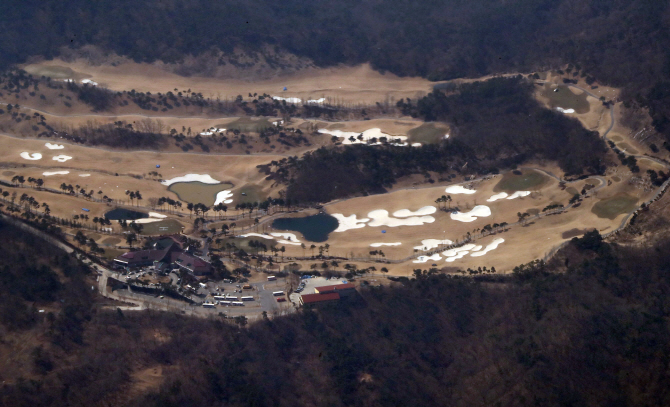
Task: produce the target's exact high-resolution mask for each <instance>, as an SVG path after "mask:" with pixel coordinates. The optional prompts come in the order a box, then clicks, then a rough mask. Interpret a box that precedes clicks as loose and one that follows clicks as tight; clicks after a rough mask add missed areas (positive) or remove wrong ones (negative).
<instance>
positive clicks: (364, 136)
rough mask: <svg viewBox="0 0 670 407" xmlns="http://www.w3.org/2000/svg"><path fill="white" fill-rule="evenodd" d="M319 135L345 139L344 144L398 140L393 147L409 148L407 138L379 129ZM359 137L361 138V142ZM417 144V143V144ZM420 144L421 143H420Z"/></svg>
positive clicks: (327, 131)
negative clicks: (375, 140) (374, 140)
mask: <svg viewBox="0 0 670 407" xmlns="http://www.w3.org/2000/svg"><path fill="white" fill-rule="evenodd" d="M319 133H321V134H330V135H331V136H335V137H339V138H343V139H344V140H342V144H367V142H368V140H371V139H373V138H376V139H377V140H379V139H380V138H382V137H385V138H386V140H388V141H396V140H398V141H399V142H394V143H391V145H394V146H401V147H405V146H407V145H408V144H407V142H406V140H407V136H391V135H390V134H386V133H382V131H381V129H379V128H376V127H375V128H372V129H368V130H365V131H364V132H362V133H361V132H355V131H342V130H327V129H319ZM359 136H361V138H360V140H359V138H358V137H359ZM351 137H353V138H354V139H355V140H354V141H351V140H350V138H351ZM381 144H382V142H381V141H377V142H375V143H372V145H381ZM415 144H417V143H415ZM418 144H420V143H418Z"/></svg>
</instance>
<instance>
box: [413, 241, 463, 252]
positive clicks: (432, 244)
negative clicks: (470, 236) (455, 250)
mask: <svg viewBox="0 0 670 407" xmlns="http://www.w3.org/2000/svg"><path fill="white" fill-rule="evenodd" d="M452 243H454V242H452V241H451V240H449V239H444V240H440V239H425V240H422V241H421V245H420V246H414V248H415V249H416V250H423V251H424V252H425V251H428V250H430V249H434V248H436V247H438V246H440V245H445V244H452Z"/></svg>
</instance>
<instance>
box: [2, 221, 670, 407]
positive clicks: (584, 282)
mask: <svg viewBox="0 0 670 407" xmlns="http://www.w3.org/2000/svg"><path fill="white" fill-rule="evenodd" d="M1 230H2V236H3V240H2V243H3V245H1V246H0V254H2V258H7V259H9V260H11V261H12V262H13V263H12V264H14V265H15V267H14V269H13V270H12V271H11V273H12V276H13V278H12V280H14V281H15V282H16V284H18V286H17V287H19V291H18V292H16V293H15V294H12V300H13V301H14V302H17V303H21V304H24V303H23V301H28V302H27V303H25V304H28V307H27V308H28V309H30V308H31V307H30V306H29V304H33V301H37V302H36V303H34V304H35V307H33V311H30V313H29V314H28V315H29V318H28V320H26V319H24V318H23V317H22V318H21V320H22V321H25V322H22V323H21V324H18V325H17V324H14V323H12V322H11V321H9V320H7V319H6V317H3V319H2V320H0V330H1V332H2V335H3V341H2V343H0V351H1V352H3V354H9V353H8V352H9V350H11V351H12V355H11V363H9V364H6V363H0V376H1V378H2V380H3V381H4V383H3V385H2V386H1V387H0V405H7V406H10V405H11V406H15V407H21V406H30V407H40V406H92V405H115V406H124V405H125V406H143V407H146V406H161V407H165V406H205V405H206V406H329V407H330V406H345V405H350V406H366V407H367V406H382V405H384V406H387V405H393V406H420V405H463V406H495V405H505V406H509V405H529V404H532V405H542V406H559V405H581V406H602V405H658V406H660V405H668V404H669V403H670V390H668V388H669V387H668V385H667V384H668V383H669V382H670V380H669V379H670V377H669V374H670V371H669V370H668V361H670V332H669V331H668V326H667V323H666V322H665V321H666V320H667V318H668V317H669V316H670V307H669V306H668V304H667V301H666V298H665V297H666V293H667V292H668V291H669V290H670V266H669V265H670V257H669V255H668V253H670V250H669V249H670V245H669V244H668V243H667V242H661V243H659V244H658V245H657V246H655V247H649V248H642V249H641V248H635V249H634V250H633V249H626V248H622V247H618V246H615V245H610V244H607V243H604V242H603V241H602V239H601V238H600V235H598V233H597V232H591V233H588V234H587V235H586V236H585V237H584V238H581V239H574V240H573V242H572V243H571V244H570V245H568V246H567V247H566V248H565V249H563V250H562V251H561V252H559V254H558V255H557V257H556V258H555V260H554V261H553V262H552V263H551V264H549V265H543V264H541V263H536V264H531V265H527V266H522V267H519V268H517V269H516V270H515V273H514V275H512V276H508V277H505V276H496V275H490V274H488V273H486V272H484V273H483V274H482V273H480V271H477V270H473V271H471V273H474V274H475V276H474V278H473V277H472V276H471V277H448V276H445V275H435V274H434V272H433V271H426V270H423V271H422V270H417V271H415V278H413V279H412V280H407V279H401V281H400V282H398V283H396V286H395V287H383V288H382V287H379V288H369V289H362V290H361V292H360V296H359V297H357V298H353V299H350V301H348V302H347V303H342V304H339V305H336V306H326V307H322V308H319V309H318V310H315V311H310V310H305V311H301V312H299V313H297V314H295V315H292V316H288V317H282V318H276V319H272V320H265V321H261V322H260V323H257V324H253V325H244V324H241V325H240V324H234V323H227V322H225V321H224V320H220V321H212V320H205V319H194V318H187V317H183V316H180V315H174V314H171V313H152V312H148V311H147V312H142V313H133V312H122V311H118V310H114V308H111V309H107V310H104V309H97V308H95V307H91V303H90V301H91V297H90V294H89V293H90V291H88V290H87V289H86V286H84V285H83V284H82V278H81V276H82V274H81V271H78V270H79V269H78V266H77V265H76V264H75V263H74V262H72V261H71V259H68V258H67V256H66V257H63V256H62V255H59V254H58V253H57V252H54V251H53V250H51V249H50V248H49V247H48V246H44V244H43V243H41V242H40V241H36V240H34V239H33V238H31V237H28V236H25V235H24V234H23V233H22V232H19V231H17V230H15V229H13V228H11V227H9V226H6V225H4V226H2V229H1ZM26 245H32V246H33V247H34V248H35V250H33V251H26V250H28V249H26V247H25V246H26ZM17 249H20V250H22V251H24V252H25V253H31V255H32V257H31V259H28V258H26V257H24V258H23V259H21V255H19V254H12V252H14V251H17ZM36 267H37V268H38V269H39V268H42V271H40V272H39V273H41V274H42V275H44V276H49V275H51V276H52V277H54V276H56V275H58V276H60V277H59V280H60V281H61V284H56V283H51V285H49V287H51V289H50V291H51V292H52V297H49V296H45V294H44V293H45V292H46V291H44V290H42V291H36V292H33V293H29V292H23V291H21V287H22V286H21V283H20V282H21V281H22V280H24V279H25V278H26V276H28V275H30V274H33V273H35V270H36ZM7 272H8V271H7V269H5V270H4V271H3V273H7ZM557 272H561V273H557ZM42 280H43V281H46V280H44V279H42ZM53 281H55V280H53ZM3 284H6V283H3ZM54 284H55V285H54ZM2 290H3V296H4V295H7V293H8V288H7V287H6V285H3V288H2ZM54 299H56V300H57V301H56V302H55V303H53V305H50V302H51V301H53V300H54ZM60 299H62V300H63V303H62V304H61V303H60V301H58V300H60ZM58 304H61V305H58ZM36 307H40V308H41V307H46V308H47V309H49V310H50V311H49V312H51V314H49V315H47V316H46V317H45V316H44V314H38V313H36V311H34V309H35V308H36ZM21 315H25V311H23V312H22V314H21ZM38 315H39V317H38ZM17 341H19V342H20V343H21V346H18V345H17ZM12 344H14V345H12ZM160 370H162V372H163V373H162V376H159V383H156V384H151V383H152V382H147V381H143V379H141V377H143V376H142V374H143V372H147V371H160Z"/></svg>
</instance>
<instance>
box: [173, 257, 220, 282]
mask: <svg viewBox="0 0 670 407" xmlns="http://www.w3.org/2000/svg"><path fill="white" fill-rule="evenodd" d="M172 264H174V265H176V266H177V267H179V268H180V269H183V270H186V271H188V272H190V273H193V274H195V275H196V276H202V275H204V274H209V273H211V272H212V266H211V265H210V264H209V263H207V262H206V261H204V260H202V259H199V258H197V257H195V256H191V255H190V254H187V253H183V252H182V253H173V255H172Z"/></svg>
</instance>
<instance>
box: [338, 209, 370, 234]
mask: <svg viewBox="0 0 670 407" xmlns="http://www.w3.org/2000/svg"><path fill="white" fill-rule="evenodd" d="M331 216H332V217H333V218H335V219H337V223H339V225H338V226H337V229H335V232H346V231H347V230H349V229H360V228H364V227H365V222H368V221H370V219H369V218H363V219H356V215H350V216H344V215H343V214H341V213H334V214H332V215H331Z"/></svg>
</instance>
